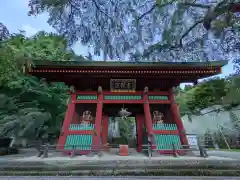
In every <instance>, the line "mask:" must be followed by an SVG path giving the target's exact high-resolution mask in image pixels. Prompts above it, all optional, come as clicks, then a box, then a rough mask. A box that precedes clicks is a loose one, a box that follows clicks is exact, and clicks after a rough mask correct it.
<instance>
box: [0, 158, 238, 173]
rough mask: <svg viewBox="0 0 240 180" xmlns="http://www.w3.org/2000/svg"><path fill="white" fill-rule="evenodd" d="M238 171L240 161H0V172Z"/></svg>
mask: <svg viewBox="0 0 240 180" xmlns="http://www.w3.org/2000/svg"><path fill="white" fill-rule="evenodd" d="M169 168H170V169H182V168H187V169H199V168H200V169H209V168H211V169H240V161H232V160H231V161H230V160H226V161H219V160H205V161H204V160H200V161H193V160H179V161H169V160H168V161H167V160H151V161H150V160H148V161H140V160H139V161H137V160H136V161H132V160H131V161H105V162H103V161H76V160H74V161H30V162H26V161H0V171H13V170H14V171H17V170H21V171H31V170H32V171H50V170H51V171H65V170H66V171H68V170H69V171H71V170H112V171H114V170H116V169H119V170H129V169H130V170H133V169H145V170H148V169H152V170H153V169H169Z"/></svg>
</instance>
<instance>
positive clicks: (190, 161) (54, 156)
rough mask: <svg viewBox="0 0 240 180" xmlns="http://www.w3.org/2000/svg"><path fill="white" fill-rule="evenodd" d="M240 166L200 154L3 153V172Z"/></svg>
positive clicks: (1, 164)
mask: <svg viewBox="0 0 240 180" xmlns="http://www.w3.org/2000/svg"><path fill="white" fill-rule="evenodd" d="M238 167H240V161H239V160H236V159H234V158H227V157H218V156H210V157H208V158H202V157H196V156H180V157H172V156H161V155H159V156H158V157H152V158H151V159H149V157H147V156H144V155H142V154H140V153H137V154H133V155H131V156H118V155H113V154H108V153H103V154H102V156H101V157H98V156H97V155H95V156H90V157H89V156H75V157H73V158H71V157H69V156H63V155H61V154H60V153H57V152H50V153H49V157H48V158H44V159H43V158H38V157H36V151H33V150H31V149H29V150H27V151H24V152H22V153H21V154H18V155H9V156H2V157H1V158H0V171H3V170H9V171H10V170H22V171H24V170H25V171H26V170H32V171H38V170H65V171H67V170H68V171H70V170H108V171H115V170H119V169H121V170H129V171H134V170H137V171H138V170H139V169H142V170H146V169H161V168H171V169H172V168H187V169H189V168H231V169H235V168H238Z"/></svg>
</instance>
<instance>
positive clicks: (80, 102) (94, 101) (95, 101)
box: [73, 100, 98, 104]
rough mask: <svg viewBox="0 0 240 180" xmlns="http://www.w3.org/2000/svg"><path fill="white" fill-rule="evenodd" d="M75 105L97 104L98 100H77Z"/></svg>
mask: <svg viewBox="0 0 240 180" xmlns="http://www.w3.org/2000/svg"><path fill="white" fill-rule="evenodd" d="M73 103H77V104H97V103H98V100H75V101H73Z"/></svg>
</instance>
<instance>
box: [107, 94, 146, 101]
mask: <svg viewBox="0 0 240 180" xmlns="http://www.w3.org/2000/svg"><path fill="white" fill-rule="evenodd" d="M104 100H142V96H139V95H132V96H130V95H125V96H124V95H118V96H116V95H106V96H104Z"/></svg>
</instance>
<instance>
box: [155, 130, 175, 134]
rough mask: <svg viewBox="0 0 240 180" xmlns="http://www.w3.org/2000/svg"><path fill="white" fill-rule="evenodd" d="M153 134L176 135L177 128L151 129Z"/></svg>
mask: <svg viewBox="0 0 240 180" xmlns="http://www.w3.org/2000/svg"><path fill="white" fill-rule="evenodd" d="M153 134H169V135H178V134H179V132H178V130H175V131H170V130H153Z"/></svg>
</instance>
